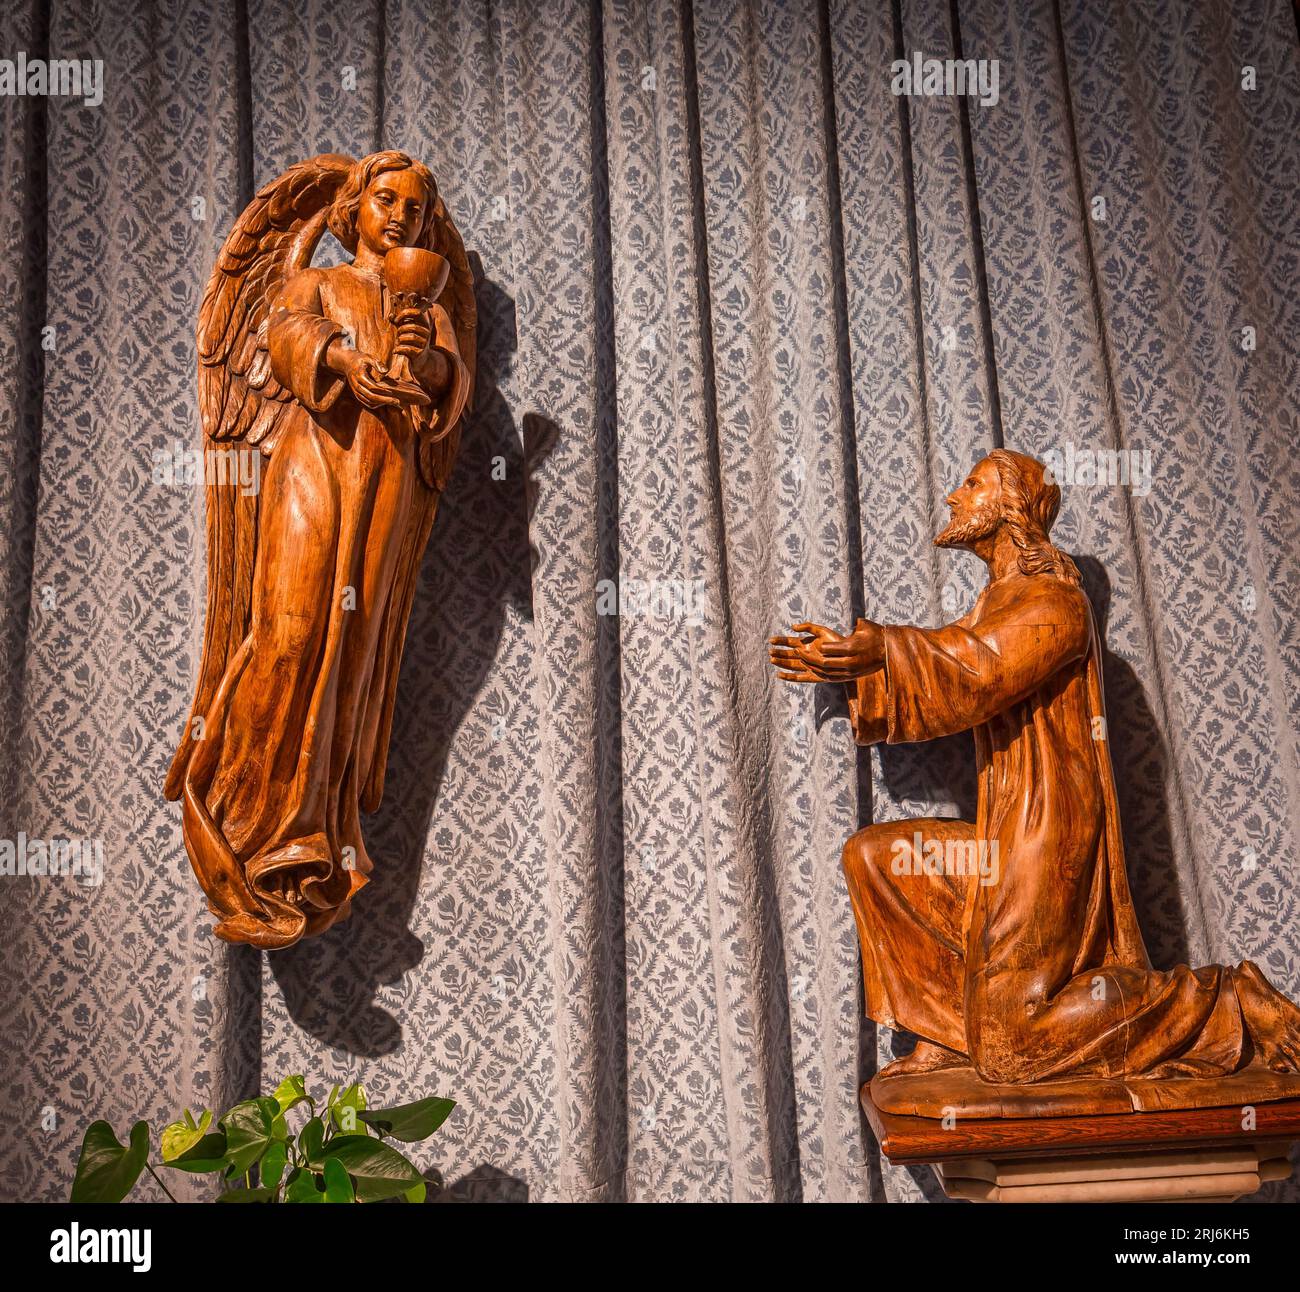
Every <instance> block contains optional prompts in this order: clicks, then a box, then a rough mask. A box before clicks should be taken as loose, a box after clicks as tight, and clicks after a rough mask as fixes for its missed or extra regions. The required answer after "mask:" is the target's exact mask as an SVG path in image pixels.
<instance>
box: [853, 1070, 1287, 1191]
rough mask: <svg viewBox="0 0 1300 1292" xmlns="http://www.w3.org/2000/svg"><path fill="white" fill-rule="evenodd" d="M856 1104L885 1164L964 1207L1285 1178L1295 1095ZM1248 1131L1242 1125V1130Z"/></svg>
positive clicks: (866, 1095)
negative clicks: (1214, 1103) (951, 1105)
mask: <svg viewBox="0 0 1300 1292" xmlns="http://www.w3.org/2000/svg"><path fill="white" fill-rule="evenodd" d="M862 1107H863V1110H864V1111H865V1112H866V1114H867V1119H868V1121H869V1122H870V1123H871V1127H872V1129H873V1130H874V1131H875V1133H876V1136H877V1138H878V1139H879V1141H880V1146H881V1150H882V1151H883V1152H884V1154H885V1156H886V1157H888V1158H889V1160H890V1161H891V1162H897V1163H908V1164H922V1163H925V1164H929V1165H931V1166H933V1167H934V1169H935V1171H936V1173H937V1174H938V1176H939V1179H940V1181H941V1183H942V1184H943V1187H944V1191H945V1192H946V1193H947V1194H948V1195H949V1197H952V1198H961V1199H965V1200H968V1201H971V1202H1174V1201H1183V1202H1194V1201H1204V1202H1209V1201H1215V1202H1220V1201H1232V1200H1234V1199H1236V1198H1242V1197H1246V1196H1248V1195H1249V1194H1252V1193H1255V1192H1256V1191H1257V1190H1258V1189H1259V1188H1260V1186H1261V1185H1262V1184H1264V1183H1266V1182H1268V1181H1270V1180H1285V1179H1287V1178H1289V1176H1290V1174H1291V1164H1290V1162H1289V1161H1288V1160H1287V1153H1288V1151H1289V1149H1290V1146H1291V1145H1292V1144H1293V1143H1294V1142H1295V1141H1296V1140H1297V1139H1300V1099H1290V1100H1285V1101H1281V1102H1277V1103H1271V1104H1260V1105H1259V1106H1258V1107H1254V1108H1252V1109H1250V1111H1249V1115H1248V1116H1247V1115H1246V1114H1245V1112H1244V1110H1243V1109H1240V1108H1198V1109H1183V1110H1178V1111H1173V1112H1169V1111H1166V1112H1135V1111H1132V1112H1127V1113H1115V1114H1100V1115H1094V1116H1074V1117H1042V1116H1036V1117H1028V1118H1014V1117H998V1118H988V1117H984V1118H980V1117H965V1116H961V1115H958V1116H956V1117H950V1118H948V1119H947V1120H943V1119H938V1118H932V1117H916V1116H908V1115H903V1114H899V1113H890V1112H886V1111H884V1110H883V1109H881V1108H880V1107H878V1106H877V1105H876V1103H875V1102H874V1101H873V1099H872V1089H871V1086H870V1085H866V1086H863V1087H862ZM1247 1127H1249V1129H1247Z"/></svg>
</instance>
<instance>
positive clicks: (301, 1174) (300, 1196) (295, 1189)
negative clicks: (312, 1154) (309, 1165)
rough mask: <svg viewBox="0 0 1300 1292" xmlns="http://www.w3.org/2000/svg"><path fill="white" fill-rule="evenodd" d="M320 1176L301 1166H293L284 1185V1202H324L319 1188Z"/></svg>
mask: <svg viewBox="0 0 1300 1292" xmlns="http://www.w3.org/2000/svg"><path fill="white" fill-rule="evenodd" d="M319 1181H320V1177H319V1176H316V1175H313V1174H312V1173H311V1172H310V1171H304V1170H303V1169H302V1168H301V1167H294V1169H293V1170H292V1171H290V1172H289V1182H288V1183H287V1184H286V1185H285V1187H284V1200H285V1202H324V1201H325V1195H324V1193H322V1192H321V1190H320V1188H319Z"/></svg>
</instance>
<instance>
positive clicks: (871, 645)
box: [768, 619, 884, 682]
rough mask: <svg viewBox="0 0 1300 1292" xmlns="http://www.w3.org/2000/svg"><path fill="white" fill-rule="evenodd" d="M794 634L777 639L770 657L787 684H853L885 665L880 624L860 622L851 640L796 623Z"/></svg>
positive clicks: (819, 627)
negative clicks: (855, 680)
mask: <svg viewBox="0 0 1300 1292" xmlns="http://www.w3.org/2000/svg"><path fill="white" fill-rule="evenodd" d="M790 632H791V633H799V634H802V636H797V637H796V636H785V637H773V638H771V639H770V640H769V644H768V658H769V659H770V660H771V662H772V666H773V667H774V668H775V669H776V670H777V675H778V676H779V677H780V678H781V680H782V681H783V682H851V681H853V680H854V679H855V678H859V677H866V676H867V674H868V673H873V672H875V670H876V669H878V668H879V667H880V666H881V664H883V663H884V634H883V633H882V631H881V628H880V625H879V624H874V623H872V622H871V621H870V620H869V619H859V620H858V626H857V627H856V628H855V629H854V630H853V632H851V633H850V634H849V635H848V636H847V637H844V636H841V635H840V634H839V633H837V632H836V631H835V630H834V629H832V628H826V627H824V626H823V625H821V624H813V623H802V624H795V625H793V627H792V628H791V629H790Z"/></svg>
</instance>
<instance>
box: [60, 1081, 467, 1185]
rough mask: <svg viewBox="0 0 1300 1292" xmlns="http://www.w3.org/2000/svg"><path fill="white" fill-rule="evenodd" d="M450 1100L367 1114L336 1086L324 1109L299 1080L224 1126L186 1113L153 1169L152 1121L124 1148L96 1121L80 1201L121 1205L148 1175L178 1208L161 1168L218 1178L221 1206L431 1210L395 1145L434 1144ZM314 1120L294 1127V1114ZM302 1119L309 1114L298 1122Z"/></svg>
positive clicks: (419, 1180) (350, 1089)
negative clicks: (394, 1205) (420, 1206)
mask: <svg viewBox="0 0 1300 1292" xmlns="http://www.w3.org/2000/svg"><path fill="white" fill-rule="evenodd" d="M455 1106H456V1104H455V1102H454V1101H453V1100H451V1099H434V1098H430V1099H420V1100H417V1101H416V1102H415V1103H413V1104H400V1105H398V1106H397V1107H395V1108H367V1106H366V1095H365V1091H364V1090H363V1089H362V1088H361V1086H360V1085H359V1084H358V1085H351V1086H347V1087H345V1088H343V1089H340V1088H339V1087H338V1086H335V1087H334V1088H333V1089H332V1090H331V1091H330V1094H329V1098H328V1099H327V1100H326V1101H325V1105H324V1108H322V1109H320V1111H318V1110H317V1101H316V1100H315V1099H313V1098H312V1097H311V1095H309V1094H308V1093H307V1088H306V1083H305V1081H304V1080H303V1078H302V1077H300V1076H293V1077H285V1079H284V1080H283V1081H282V1082H280V1084H279V1085H278V1086H277V1087H276V1088H275V1092H274V1093H273V1094H271V1095H262V1096H259V1097H258V1098H256V1099H246V1100H244V1102H243V1103H239V1104H236V1105H235V1106H234V1107H233V1108H232V1109H231V1110H230V1111H229V1112H228V1113H226V1114H225V1115H224V1116H223V1117H219V1118H218V1119H217V1122H216V1129H215V1130H213V1129H212V1124H213V1122H212V1113H211V1112H210V1111H209V1110H207V1109H204V1110H203V1111H202V1112H201V1113H200V1115H199V1118H198V1120H197V1121H196V1120H195V1119H194V1115H193V1114H192V1113H191V1112H190V1110H189V1109H188V1108H187V1109H186V1110H185V1115H184V1117H183V1118H182V1119H181V1120H180V1121H174V1122H172V1123H171V1124H170V1125H169V1126H166V1127H164V1128H163V1132H162V1135H161V1136H160V1137H159V1148H160V1151H161V1155H162V1161H161V1162H159V1163H152V1162H150V1161H149V1149H150V1141H151V1133H150V1130H149V1124H148V1122H143V1121H140V1122H136V1124H135V1125H134V1126H132V1127H131V1133H130V1135H129V1136H128V1137H127V1143H126V1144H122V1143H120V1142H119V1141H118V1138H117V1136H116V1135H115V1134H114V1133H113V1128H112V1127H111V1126H110V1125H109V1124H108V1123H107V1122H104V1121H98V1122H92V1123H91V1125H90V1126H89V1127H88V1128H87V1130H86V1136H85V1139H84V1140H82V1144H81V1157H80V1158H79V1159H78V1161H77V1174H76V1177H75V1179H74V1180H73V1182H72V1197H71V1201H72V1202H121V1201H122V1199H123V1198H125V1197H126V1195H127V1194H128V1193H130V1192H131V1190H132V1189H133V1188H135V1185H136V1181H137V1180H139V1178H140V1176H141V1175H142V1174H143V1172H145V1171H148V1172H149V1174H150V1175H151V1176H153V1178H154V1180H155V1181H156V1182H157V1184H158V1187H159V1188H160V1189H162V1191H163V1192H164V1193H165V1194H166V1195H167V1196H168V1197H169V1198H172V1201H173V1202H175V1201H176V1199H175V1198H174V1197H172V1194H171V1191H170V1190H169V1189H168V1188H167V1186H166V1185H165V1184H164V1183H163V1180H162V1177H161V1176H160V1175H159V1174H158V1172H157V1171H156V1170H155V1169H154V1167H155V1166H158V1167H160V1168H167V1169H169V1170H173V1171H188V1172H190V1173H192V1174H209V1173H216V1174H219V1175H220V1176H221V1179H222V1182H223V1184H224V1185H225V1186H226V1188H225V1190H224V1191H223V1192H222V1194H221V1196H220V1197H218V1199H217V1201H218V1202H381V1201H383V1200H384V1199H387V1198H396V1199H400V1200H403V1201H406V1202H423V1201H424V1195H425V1182H424V1177H423V1176H422V1175H421V1174H420V1172H419V1171H418V1170H416V1168H415V1166H414V1165H413V1164H412V1163H411V1162H410V1161H409V1160H408V1159H407V1158H406V1157H405V1156H403V1154H401V1153H399V1152H398V1151H397V1149H395V1148H394V1147H393V1146H392V1144H390V1143H389V1142H388V1141H389V1140H400V1141H401V1142H403V1143H406V1144H410V1143H415V1142H417V1141H419V1140H423V1139H428V1138H429V1136H430V1135H432V1134H433V1132H434V1131H436V1130H437V1129H438V1127H439V1126H441V1125H442V1123H443V1122H445V1121H446V1120H447V1116H448V1114H449V1113H450V1112H451V1110H452V1109H453V1108H455ZM299 1107H301V1108H302V1112H303V1113H305V1114H306V1116H305V1117H303V1118H302V1124H301V1125H300V1126H299V1127H298V1129H297V1131H296V1132H294V1131H291V1130H290V1129H289V1125H288V1121H287V1117H288V1114H289V1113H290V1111H291V1110H293V1109H296V1108H299ZM298 1116H301V1114H298Z"/></svg>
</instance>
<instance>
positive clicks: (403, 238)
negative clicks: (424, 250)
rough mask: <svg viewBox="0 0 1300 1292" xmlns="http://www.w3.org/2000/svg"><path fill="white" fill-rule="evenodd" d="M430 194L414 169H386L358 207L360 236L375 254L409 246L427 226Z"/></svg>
mask: <svg viewBox="0 0 1300 1292" xmlns="http://www.w3.org/2000/svg"><path fill="white" fill-rule="evenodd" d="M428 205H429V194H428V191H427V190H426V189H425V187H424V182H423V180H421V179H420V177H419V176H418V175H417V174H416V173H415V172H414V171H413V170H386V171H383V172H382V173H381V174H379V175H376V176H375V178H374V179H372V180H371V181H370V185H369V187H368V188H367V189H366V191H365V192H364V193H363V194H362V195H361V205H360V207H359V208H358V210H357V239H358V241H359V242H360V243H361V244H362V245H363V246H365V247H367V248H369V249H370V250H371V251H372V252H374V253H375V255H378V256H382V255H383V254H384V253H385V252H387V251H391V250H392V249H393V248H394V247H409V246H411V245H412V244H413V243H414V242H415V240H416V238H417V237H419V235H420V230H421V229H422V228H423V227H424V213H425V211H426V210H427V209H428Z"/></svg>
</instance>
